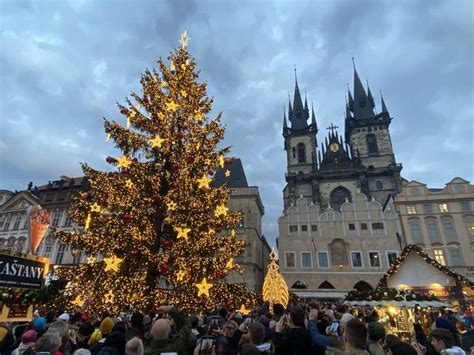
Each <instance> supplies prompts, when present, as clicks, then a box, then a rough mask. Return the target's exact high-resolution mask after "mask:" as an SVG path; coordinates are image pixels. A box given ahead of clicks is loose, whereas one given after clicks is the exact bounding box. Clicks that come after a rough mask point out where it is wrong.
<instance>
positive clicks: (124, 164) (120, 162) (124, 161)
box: [117, 155, 132, 168]
mask: <svg viewBox="0 0 474 355" xmlns="http://www.w3.org/2000/svg"><path fill="white" fill-rule="evenodd" d="M131 164H132V161H131V160H129V159H128V158H127V157H126V156H125V155H124V156H121V157H120V158H117V166H118V167H119V168H128V167H129V166H130V165H131Z"/></svg>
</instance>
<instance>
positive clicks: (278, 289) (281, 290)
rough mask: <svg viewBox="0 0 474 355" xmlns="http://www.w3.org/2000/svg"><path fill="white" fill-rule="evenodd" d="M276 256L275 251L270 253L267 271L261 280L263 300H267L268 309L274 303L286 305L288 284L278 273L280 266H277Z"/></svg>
mask: <svg viewBox="0 0 474 355" xmlns="http://www.w3.org/2000/svg"><path fill="white" fill-rule="evenodd" d="M277 261H278V257H277V256H276V254H275V251H274V250H272V252H271V253H270V263H269V264H268V271H267V274H266V275H265V280H264V281H263V300H264V301H267V302H269V305H270V309H271V307H272V306H273V305H274V304H277V303H279V304H281V305H282V306H284V307H286V306H287V305H288V299H289V294H288V286H287V285H286V282H285V279H284V278H283V276H282V275H281V274H280V267H279V266H278V262H277Z"/></svg>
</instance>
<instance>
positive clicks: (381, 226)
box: [372, 222, 383, 229]
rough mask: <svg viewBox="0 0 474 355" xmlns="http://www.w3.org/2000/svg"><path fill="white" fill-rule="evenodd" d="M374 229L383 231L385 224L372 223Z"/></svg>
mask: <svg viewBox="0 0 474 355" xmlns="http://www.w3.org/2000/svg"><path fill="white" fill-rule="evenodd" d="M372 229H383V223H380V222H377V223H372Z"/></svg>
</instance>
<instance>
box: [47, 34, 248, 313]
mask: <svg viewBox="0 0 474 355" xmlns="http://www.w3.org/2000/svg"><path fill="white" fill-rule="evenodd" d="M187 41H188V37H187V35H183V38H182V39H181V44H180V46H179V48H178V49H176V50H174V51H173V52H172V53H170V55H169V56H168V61H166V60H164V59H159V60H158V68H157V69H153V70H146V71H145V72H144V74H142V76H141V78H140V83H141V87H142V88H141V89H142V90H141V92H140V93H139V94H137V93H131V95H130V98H128V99H127V100H126V104H125V105H119V111H120V114H121V115H123V116H124V118H125V119H127V120H128V122H129V127H127V125H125V126H122V125H121V124H119V123H118V122H115V121H109V120H107V119H104V125H105V133H106V135H107V136H108V137H110V141H111V142H112V141H114V144H115V146H116V147H117V148H118V149H120V151H121V152H120V153H119V154H117V156H114V157H109V158H107V162H108V163H109V164H110V165H111V166H112V167H113V169H112V170H113V171H109V172H103V171H99V170H95V169H93V168H92V167H90V166H88V165H87V164H84V165H83V170H84V173H85V175H86V177H87V181H88V184H89V186H90V190H89V192H88V193H87V194H86V195H82V196H81V197H80V198H76V199H74V201H73V204H72V207H71V209H70V211H69V213H70V216H71V218H72V219H73V220H74V221H75V222H76V223H78V224H79V225H85V228H84V230H78V231H71V232H65V231H59V230H57V231H55V233H56V236H57V237H58V238H59V239H60V240H61V242H62V243H67V244H69V245H71V246H72V247H73V248H75V249H78V250H81V251H82V252H83V253H85V254H87V255H104V256H105V258H104V260H103V262H101V261H100V260H97V261H95V260H94V261H93V260H92V259H90V260H89V262H88V263H87V264H80V265H74V266H69V267H66V266H64V267H59V268H58V269H57V271H56V272H57V273H58V275H59V276H60V277H63V278H65V279H67V280H68V281H72V282H71V284H72V286H71V290H70V292H69V293H68V294H67V295H66V294H65V295H63V297H64V298H66V299H67V301H68V302H69V304H70V306H71V307H73V306H77V302H76V303H75V304H74V305H73V304H72V303H71V301H75V300H76V297H77V295H82V297H83V298H85V295H87V300H88V301H87V302H85V303H84V305H83V306H82V307H83V309H84V310H85V311H89V312H94V313H95V312H100V311H105V310H107V309H109V310H112V311H114V312H117V311H120V310H123V309H130V308H129V307H130V306H133V307H135V308H139V309H144V310H145V309H150V308H151V307H153V306H155V305H156V304H157V302H159V303H161V304H173V305H177V306H178V307H180V308H181V309H184V310H187V311H194V312H204V311H209V310H213V309H215V307H216V306H218V305H219V304H225V302H227V301H228V300H231V301H232V302H233V303H234V304H238V305H240V304H243V303H244V302H245V304H246V305H247V306H249V307H250V306H254V305H255V304H256V301H257V297H256V295H254V294H251V293H248V292H247V290H246V288H245V285H244V284H235V283H234V284H231V283H226V281H225V278H222V277H221V276H222V275H225V274H226V273H227V272H228V270H227V269H228V268H226V266H229V265H227V264H228V262H229V260H231V259H232V258H235V257H236V256H238V255H240V254H241V253H242V252H243V251H244V249H245V244H244V242H243V241H239V240H237V239H236V237H235V233H233V234H231V235H228V234H230V233H224V231H230V230H233V228H235V226H236V225H237V224H238V223H239V221H240V219H241V216H240V213H234V212H231V211H228V209H227V207H226V203H227V201H228V198H229V192H230V191H229V188H228V187H226V186H221V187H214V186H212V184H210V182H211V181H212V177H213V176H214V174H215V173H216V171H217V170H218V169H220V168H222V167H223V165H224V163H225V162H226V158H225V156H226V155H228V153H229V148H218V147H219V143H220V142H221V141H222V139H223V137H224V127H223V126H221V123H220V115H219V116H217V117H215V118H211V117H208V115H209V113H210V111H211V108H212V99H210V98H208V97H207V94H206V83H205V82H199V81H198V80H199V71H198V70H197V69H196V62H195V61H194V59H193V58H192V57H191V56H190V54H189V52H188V50H187V48H186V43H187ZM132 113H133V114H132ZM114 168H115V169H114ZM103 211H107V213H102V212H103ZM210 229H212V230H215V231H217V230H221V231H222V233H209V230H210ZM137 250H139V251H140V254H139V255H137V254H136V252H134V251H137ZM233 266H234V267H235V269H236V270H237V269H238V265H233ZM213 275H217V276H219V277H218V279H214V278H213ZM104 301H106V302H104ZM58 302H59V301H58Z"/></svg>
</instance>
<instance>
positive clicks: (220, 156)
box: [219, 155, 225, 168]
mask: <svg viewBox="0 0 474 355" xmlns="http://www.w3.org/2000/svg"><path fill="white" fill-rule="evenodd" d="M224 164H225V159H224V156H223V155H219V166H220V167H221V168H223V167H224Z"/></svg>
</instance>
